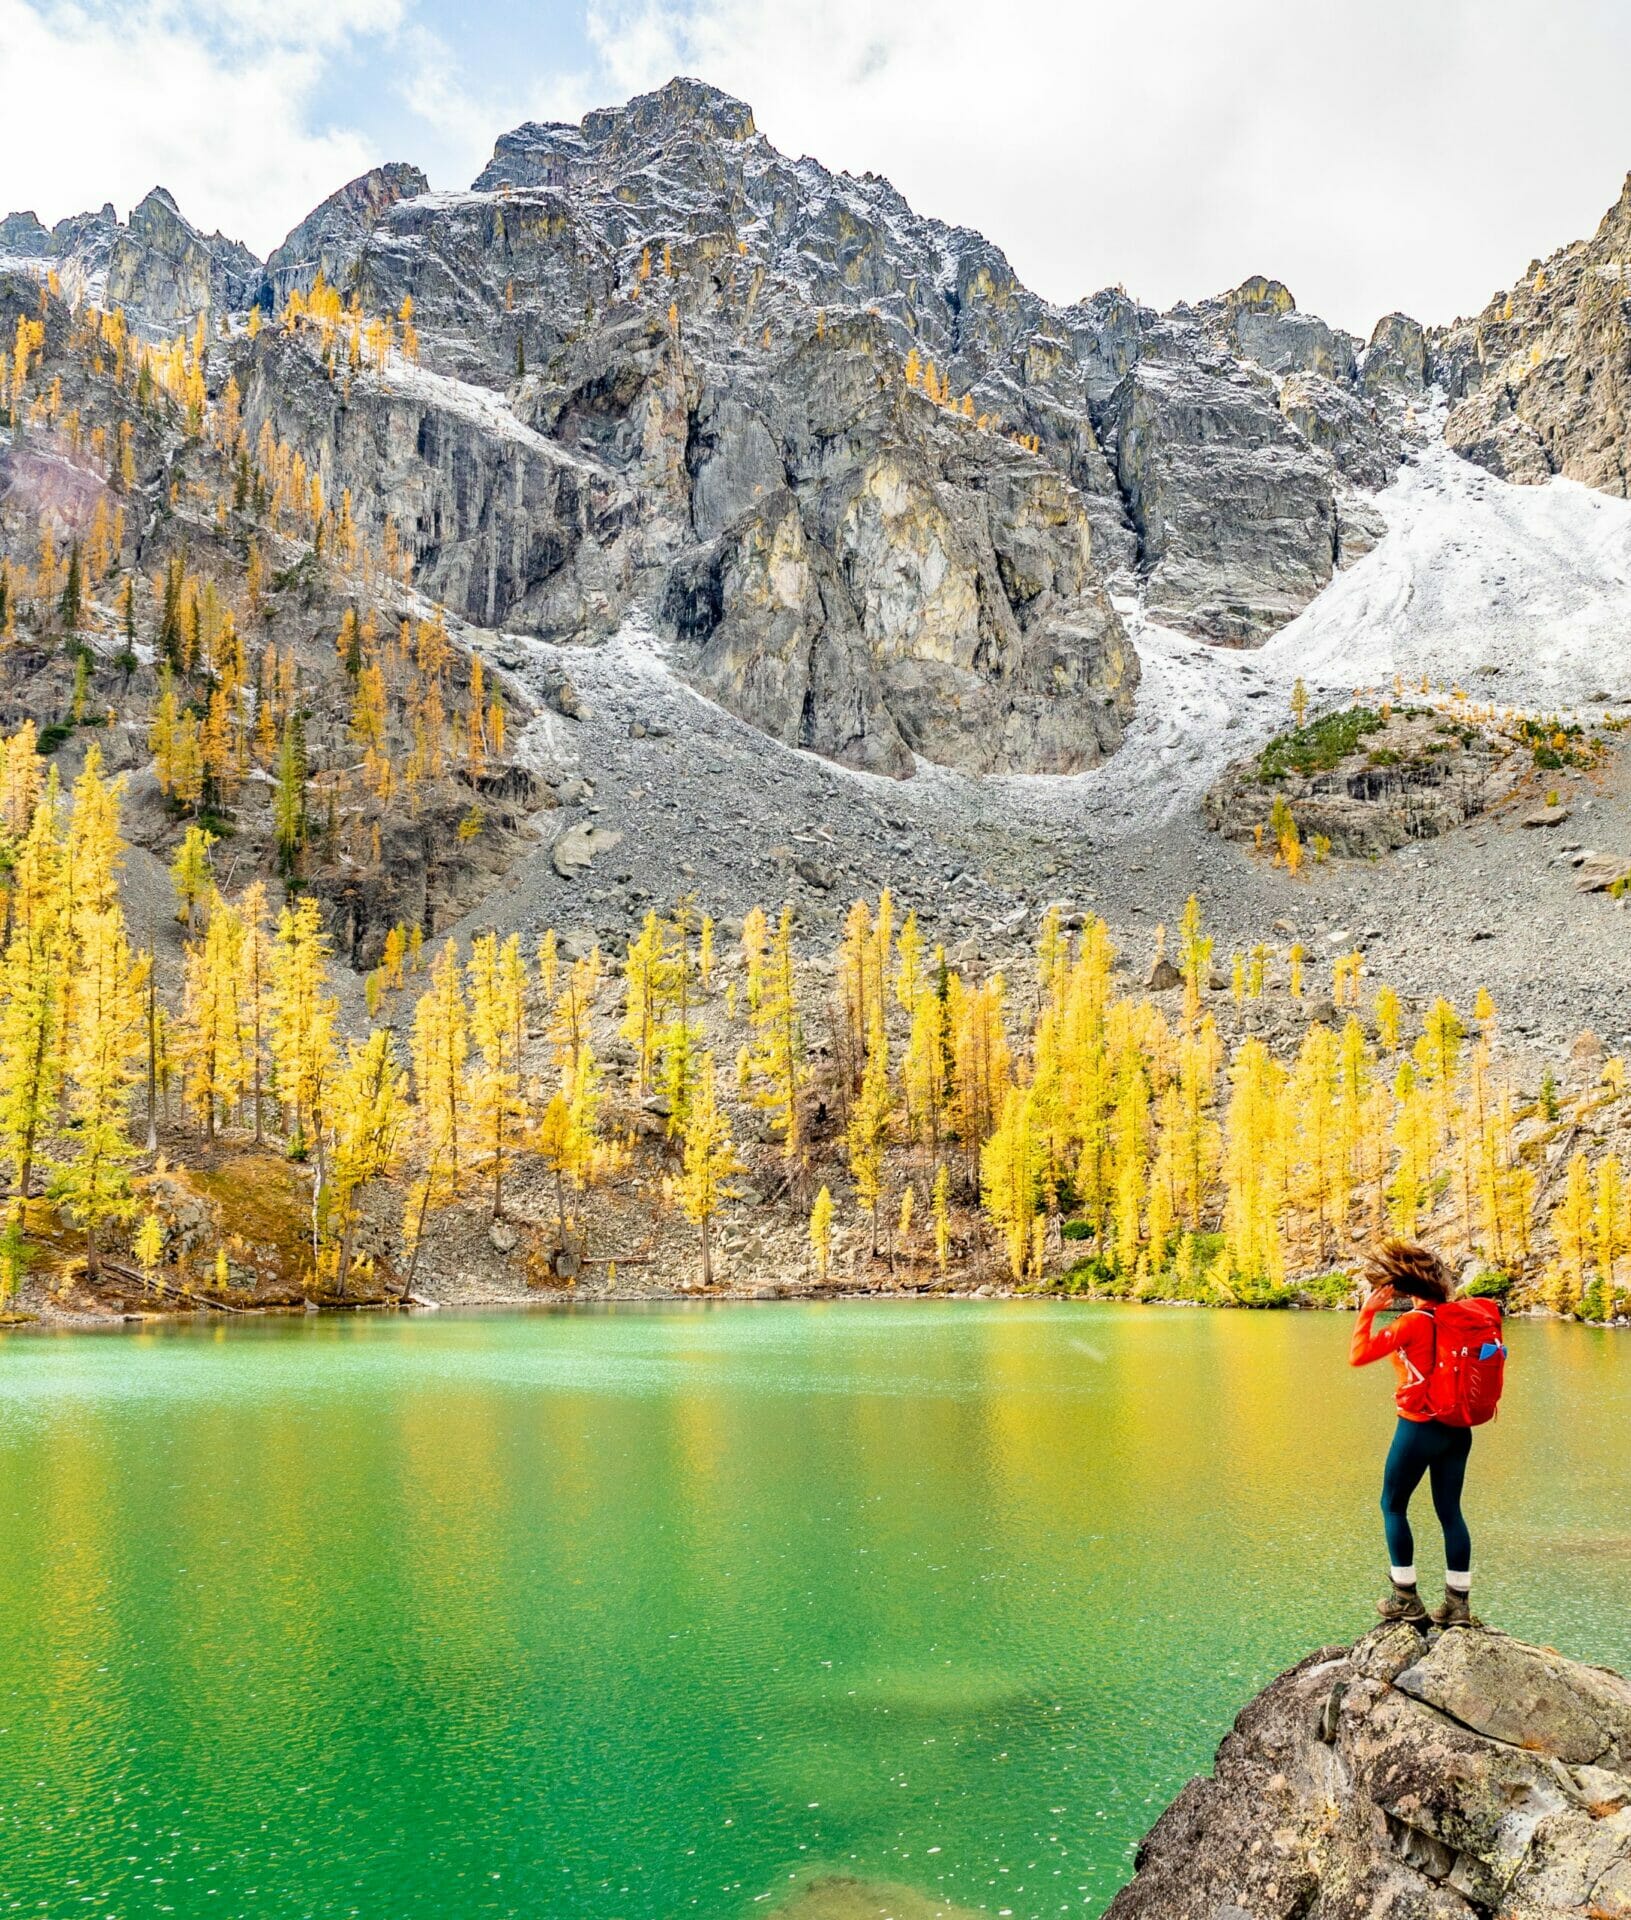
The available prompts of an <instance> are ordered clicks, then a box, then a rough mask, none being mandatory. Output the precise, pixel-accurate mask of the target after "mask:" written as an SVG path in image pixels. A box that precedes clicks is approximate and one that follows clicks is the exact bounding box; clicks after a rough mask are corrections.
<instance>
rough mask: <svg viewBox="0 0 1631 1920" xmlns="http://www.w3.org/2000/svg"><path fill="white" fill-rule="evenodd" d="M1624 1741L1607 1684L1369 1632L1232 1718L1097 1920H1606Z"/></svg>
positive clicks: (1558, 1669)
mask: <svg viewBox="0 0 1631 1920" xmlns="http://www.w3.org/2000/svg"><path fill="white" fill-rule="evenodd" d="M1628 1739H1631V1686H1628V1685H1627V1683H1626V1682H1625V1681H1624V1680H1622V1679H1621V1678H1620V1677H1619V1676H1618V1675H1617V1674H1611V1673H1607V1672H1605V1671H1603V1670H1601V1669H1598V1668H1593V1667H1585V1666H1581V1665H1579V1664H1578V1663H1576V1662H1574V1661H1572V1660H1568V1659H1565V1658H1564V1657H1563V1656H1562V1655H1560V1654H1556V1653H1552V1652H1550V1651H1548V1650H1543V1649H1541V1648H1538V1647H1529V1646H1525V1645H1524V1644H1523V1643H1522V1642H1520V1641H1515V1640H1509V1639H1507V1638H1506V1637H1505V1636H1503V1635H1500V1634H1493V1633H1486V1632H1483V1631H1482V1630H1478V1629H1463V1630H1459V1631H1452V1632H1449V1633H1442V1634H1441V1633H1438V1632H1437V1631H1434V1632H1433V1633H1431V1634H1429V1636H1428V1638H1427V1642H1426V1644H1425V1645H1424V1643H1423V1642H1422V1641H1421V1640H1420V1639H1419V1638H1418V1637H1417V1635H1416V1633H1415V1631H1414V1630H1413V1629H1411V1628H1408V1627H1405V1628H1399V1627H1384V1628H1379V1629H1378V1630H1377V1631H1376V1632H1375V1633H1373V1634H1370V1635H1368V1636H1367V1637H1366V1639H1364V1640H1362V1641H1360V1642H1359V1643H1358V1644H1357V1645H1356V1646H1354V1647H1352V1648H1347V1649H1345V1648H1325V1649H1322V1650H1321V1651H1320V1652H1318V1653H1315V1654H1311V1655H1310V1656H1309V1657H1308V1658H1307V1659H1306V1660H1304V1661H1303V1662H1302V1663H1301V1664H1300V1665H1299V1666H1297V1667H1294V1668H1293V1669H1292V1670H1291V1671H1290V1672H1289V1673H1286V1674H1283V1675H1281V1677H1280V1678H1279V1679H1278V1680H1276V1681H1274V1682H1273V1683H1272V1684H1271V1685H1270V1686H1269V1687H1268V1688H1267V1689H1266V1690H1265V1691H1264V1692H1263V1693H1262V1694H1260V1695H1259V1696H1258V1697H1257V1699H1256V1700H1254V1701H1253V1702H1252V1703H1251V1704H1250V1705H1249V1706H1248V1707H1246V1708H1245V1710H1244V1711H1243V1712H1242V1713H1241V1715H1240V1717H1239V1718H1238V1719H1237V1720H1236V1722H1235V1725H1234V1728H1233V1730H1232V1731H1231V1732H1230V1733H1229V1734H1228V1735H1227V1736H1226V1737H1225V1739H1224V1741H1223V1744H1222V1745H1221V1746H1220V1747H1219V1749H1218V1753H1217V1759H1216V1761H1215V1763H1214V1767H1213V1772H1212V1775H1211V1777H1210V1778H1207V1779H1202V1780H1194V1781H1191V1782H1190V1784H1189V1785H1188V1786H1187V1787H1186V1788H1185V1789H1184V1790H1183V1792H1182V1793H1181V1794H1180V1795H1179V1796H1178V1798H1177V1800H1175V1801H1174V1802H1173V1804H1172V1806H1170V1807H1169V1808H1168V1809H1167V1811H1166V1812H1165V1813H1164V1814H1163V1815H1162V1816H1161V1818H1160V1820H1159V1821H1158V1822H1157V1823H1156V1825H1155V1827H1154V1828H1153V1829H1152V1831H1151V1832H1150V1834H1149V1835H1148V1836H1147V1837H1146V1839H1145V1840H1144V1842H1143V1844H1142V1845H1141V1846H1140V1848H1139V1850H1138V1854H1137V1861H1136V1863H1137V1873H1136V1875H1135V1877H1134V1879H1133V1880H1132V1881H1131V1883H1130V1884H1129V1885H1128V1886H1126V1887H1124V1888H1123V1889H1122V1891H1121V1892H1120V1893H1119V1894H1118V1895H1117V1897H1116V1899H1115V1900H1114V1901H1113V1902H1112V1903H1111V1905H1110V1908H1109V1910H1108V1915H1107V1920H1216V1916H1217V1915H1219V1914H1221V1913H1225V1912H1231V1911H1239V1912H1243V1913H1250V1914H1251V1915H1253V1916H1254V1920H1293V1916H1303V1917H1306V1920H1339V1916H1350V1915H1355V1914H1360V1913H1365V1914H1373V1915H1390V1916H1395V1920H1404V1916H1406V1915H1409V1916H1412V1920H1473V1916H1474V1915H1476V1914H1480V1913H1489V1912H1492V1911H1494V1910H1496V1909H1497V1908H1498V1909H1499V1911H1500V1912H1501V1913H1502V1914H1504V1915H1510V1916H1513V1920H1562V1916H1564V1915H1572V1914H1580V1913H1585V1912H1587V1911H1593V1912H1599V1913H1612V1912H1614V1911H1615V1910H1616V1907H1617V1905H1619V1904H1620V1903H1623V1901H1624V1899H1625V1897H1626V1893H1627V1891H1628V1890H1631V1820H1628V1819H1627V1818H1626V1817H1625V1814H1624V1808H1625V1807H1626V1805H1627V1803H1628V1802H1631V1777H1628V1776H1627V1773H1626V1770H1625V1769H1626V1766H1627V1764H1628V1762H1627V1755H1628V1753H1631V1747H1628V1745H1627V1742H1628ZM1571 1767H1572V1768H1574V1769H1575V1771H1573V1772H1571V1771H1570V1769H1571ZM1616 1809H1618V1810H1616Z"/></svg>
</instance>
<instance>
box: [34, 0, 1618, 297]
mask: <svg viewBox="0 0 1631 1920" xmlns="http://www.w3.org/2000/svg"><path fill="white" fill-rule="evenodd" d="M452 4H453V0H441V5H442V8H443V14H444V18H446V17H448V16H450V15H451V13H452ZM465 4H468V5H470V6H472V7H474V8H477V9H478V10H480V12H479V13H478V17H479V18H484V23H485V25H486V26H487V27H488V28H489V29H491V28H492V27H493V26H494V24H495V22H494V20H493V18H492V17H491V16H490V15H487V13H486V10H487V9H491V8H496V7H498V6H500V5H505V4H510V5H512V6H513V0H465ZM574 5H580V6H581V7H582V9H583V18H584V21H585V26H586V31H587V36H588V43H589V47H590V50H591V59H590V61H589V62H587V63H586V62H585V60H584V58H583V56H582V42H581V41H580V40H578V39H577V38H576V36H575V35H573V34H572V33H571V32H570V31H567V32H566V33H564V34H563V32H562V28H563V27H568V28H569V26H570V22H568V21H563V20H562V19H561V17H560V15H561V13H562V11H563V9H565V10H570V9H571V8H572V7H573V6H574ZM503 27H504V30H503V31H502V32H498V33H495V32H492V31H489V32H487V33H485V34H481V35H476V36H473V37H472V39H471V42H470V45H469V46H467V45H466V44H464V43H463V42H462V41H461V39H460V35H459V33H458V30H457V28H456V26H452V25H445V24H444V25H443V26H442V27H441V29H440V31H439V32H438V31H436V30H435V29H434V26H433V24H432V22H431V20H430V18H429V0H79V3H78V4H74V3H73V0H0V89H3V91H0V97H3V99H4V102H5V106H4V111H3V112H0V201H3V202H4V204H3V205H0V212H3V211H5V210H7V209H8V208H10V207H27V206H33V207H34V208H35V210H36V211H37V212H38V213H39V214H40V215H41V217H42V218H44V219H46V220H48V221H50V220H54V219H57V218H60V217H61V216H62V215H63V214H65V213H73V212H77V211H79V210H80V209H81V208H83V207H87V206H99V205H100V204H101V203H102V201H103V200H105V199H112V200H113V201H114V203H115V205H116V206H117V207H118V208H119V210H120V211H121V212H124V211H125V210H126V209H128V208H129V207H130V206H131V205H132V204H134V202H135V201H137V200H138V199H140V198H141V196H142V195H143V194H144V193H146V192H147V190H148V189H149V188H150V187H152V186H154V185H155V184H162V185H164V186H167V187H168V188H170V190H171V191H172V192H173V193H174V194H175V196H176V199H177V202H178V204H179V205H180V206H181V208H182V210H183V212H185V213H186V214H187V216H188V217H189V218H190V219H191V220H193V221H194V222H195V223H197V224H198V225H200V226H202V227H205V228H206V229H208V228H210V227H216V226H219V227H220V228H221V229H222V230H223V231H225V232H227V233H231V234H234V235H236V236H237V237H238V238H241V239H244V240H246V241H247V242H248V243H249V244H250V245H251V246H253V247H254V248H256V250H257V251H259V252H262V253H264V252H266V251H267V250H268V249H269V248H271V247H273V246H275V245H276V244H277V243H278V242H279V241H280V240H281V239H282V237H283V235H284V233H285V232H286V231H287V230H288V229H289V227H291V226H292V225H293V224H294V222H295V221H296V220H298V219H300V218H301V217H302V216H303V215H304V214H305V213H306V212H307V211H308V210H309V209H310V208H311V207H312V206H314V205H315V204H316V203H317V202H318V201H319V200H321V199H323V198H324V197H325V196H326V195H328V194H329V193H331V192H333V191H334V189H335V188H336V187H338V186H340V185H341V184H342V183H343V182H344V181H345V180H347V179H349V178H351V177H352V176H353V175H354V174H356V173H358V172H360V171H362V170H363V169H364V168H365V167H367V166H369V165H371V164H373V163H374V162H376V161H378V160H383V159H405V160H415V161H417V162H418V163H419V164H420V165H421V166H423V167H424V168H425V170H426V171H427V172H428V173H429V174H430V176H431V178H432V179H433V180H435V181H436V183H437V184H438V185H444V186H445V185H460V186H462V185H464V184H465V183H466V182H467V181H468V180H469V179H470V178H471V176H472V175H473V174H474V173H475V171H476V170H477V169H478V168H479V167H480V166H481V164H482V163H483V161H484V160H485V158H486V156H487V154H488V153H489V152H490V151H491V149H492V143H493V140H494V138H495V136H496V135H497V134H499V133H500V132H502V131H504V130H505V129H506V128H508V127H510V126H513V125H514V124H516V122H518V121H520V120H523V119H529V118H560V119H573V118H576V117H578V116H579V115H580V114H581V113H582V112H583V111H584V109H585V108H587V107H589V106H597V105H599V106H609V105H614V104H616V103H617V102H618V101H619V100H621V99H623V98H625V97H626V96H627V95H628V94H629V93H631V92H634V91H637V90H640V89H642V88H646V87H650V86H655V85H658V84H660V83H661V82H662V81H664V80H666V79H667V78H669V76H670V75H671V74H674V73H676V72H683V73H692V74H696V75H699V76H700V77H702V78H704V79H708V80H711V81H713V82H714V83H715V84H716V85H719V86H722V87H726V88H728V89H729V90H730V91H732V92H734V93H736V94H739V95H740V96H741V97H742V98H744V99H746V100H748V101H749V102H751V104H752V105H753V107H754V109H755V111H756V112H757V114H758V117H759V123H760V125H761V126H762V127H763V128H764V130H765V132H766V133H767V134H768V135H769V136H770V137H771V138H772V139H773V140H775V141H776V142H777V144H778V145H780V146H782V147H784V148H786V149H788V150H790V151H792V152H795V153H797V152H809V153H812V154H814V155H816V156H817V157H818V158H819V159H821V160H823V161H825V162H826V163H827V164H828V165H830V166H835V167H849V168H851V169H853V170H856V171H862V170H865V169H868V168H870V169H873V170H875V171H877V172H880V173H884V174H887V175H888V176H889V177H890V178H891V179H892V180H893V181H894V183H895V184H896V186H898V187H899V188H900V189H901V191H902V192H903V193H904V194H905V195H906V196H907V198H908V199H909V200H911V201H912V202H913V204H914V205H916V206H917V207H919V208H920V209H921V210H922V211H923V212H925V213H931V214H937V215H939V216H940V217H941V218H942V219H945V220H950V221H956V222H961V223H964V224H966V225H969V226H973V227H977V228H978V229H980V231H981V232H983V233H985V234H986V235H987V236H988V237H989V238H990V239H992V240H993V241H995V242H996V243H997V244H998V245H999V246H1001V247H1002V248H1003V249H1004V250H1005V251H1006V252H1007V253H1008V255H1009V257H1010V259H1011V260H1012V261H1013V263H1014V266H1015V269H1016V270H1017V271H1018V272H1019V274H1020V275H1021V277H1022V278H1023V279H1025V280H1026V281H1027V282H1028V283H1029V284H1031V285H1032V286H1034V287H1036V288H1037V290H1038V291H1039V292H1042V293H1044V294H1046V295H1048V296H1049V297H1050V298H1052V299H1055V300H1060V301H1065V300H1070V299H1073V298H1076V297H1078V296H1079V295H1081V294H1084V293H1088V292H1091V291H1092V290H1094V289H1095V288H1097V287H1099V286H1102V285H1104V284H1106V283H1107V282H1114V281H1120V282H1122V283H1123V284H1125V285H1126V286H1127V287H1128V288H1129V289H1130V290H1131V291H1132V292H1133V293H1135V294H1137V295H1138V296H1139V297H1140V298H1141V299H1144V300H1148V301H1150V302H1152V303H1153V304H1155V305H1158V306H1166V305H1170V304H1171V303H1172V302H1173V301H1175V300H1177V299H1180V298H1198V297H1200V296H1203V295H1206V294H1209V293H1215V292H1217V291H1219V290H1220V289H1222V288H1224V287H1227V286H1231V285H1234V284H1236V283H1237V282H1238V281H1240V280H1241V279H1243V278H1244V277H1245V276H1246V275H1247V274H1248V273H1269V274H1275V275H1278V276H1279V277H1280V278H1281V279H1283V280H1285V281H1286V282H1287V284H1288V285H1289V286H1290V287H1291V288H1292V290H1293V292H1294V293H1295V294H1296V295H1297V298H1298V300H1299V301H1300V303H1301V304H1302V305H1303V306H1304V307H1306V308H1308V309H1310V310H1311V311H1314V312H1317V313H1321V314H1324V315H1325V317H1326V318H1328V319H1331V320H1334V321H1337V322H1339V323H1341V324H1343V325H1346V326H1348V327H1351V328H1353V329H1354V330H1355V331H1356V332H1366V331H1368V329H1369V327H1370V325H1371V323H1372V322H1373V321H1374V319H1375V318H1376V316H1377V315H1378V314H1379V313H1381V312H1384V311H1386V310H1388V309H1389V308H1392V307H1402V308H1403V309H1405V310H1406V311H1407V312H1412V313H1415V314H1416V315H1418V317H1420V318H1422V319H1425V320H1447V319H1450V318H1452V317H1453V316H1454V315H1455V314H1456V313H1458V312H1467V311H1472V310H1475V309H1476V308H1478V307H1479V306H1481V305H1482V303H1483V302H1484V300H1485V299H1486V298H1487V297H1488V296H1489V294H1490V293H1491V292H1492V291H1493V290H1494V289H1495V288H1496V287H1497V286H1504V285H1507V284H1510V282H1511V281H1512V280H1513V279H1514V278H1515V277H1516V276H1517V274H1518V273H1519V271H1520V270H1521V269H1522V267H1523V266H1524V264H1525V263H1526V262H1527V261H1528V259H1529V258H1530V257H1531V256H1532V255H1534V254H1544V253H1546V252H1549V251H1550V250H1551V249H1552V248H1553V247H1555V246H1557V245H1560V244H1562V243H1563V242H1565V241H1568V240H1571V239H1575V238H1577V237H1579V236H1580V235H1582V234H1584V233H1587V232H1589V231H1590V229H1591V228H1592V226H1593V225H1594V224H1595V222H1596V220H1597V218H1598V216H1599V215H1600V213H1601V212H1602V210H1603V208H1604V207H1606V206H1607V205H1608V203H1609V202H1610V201H1611V200H1612V199H1613V198H1614V196H1615V193H1616V192H1617V190H1618V186H1619V182H1620V179H1621V177H1622V175H1623V170H1624V168H1625V166H1626V163H1627V161H1628V160H1631V147H1628V146H1627V145H1626V144H1625V141H1624V135H1623V132H1622V128H1623V125H1624V116H1623V111H1622V107H1621V101H1620V98H1619V96H1620V93H1621V92H1622V91H1623V86H1622V79H1623V75H1624V74H1625V72H1626V71H1627V65H1628V59H1631V8H1613V7H1610V6H1606V5H1605V4H1604V0H1552V4H1551V5H1550V6H1549V7H1548V8H1546V9H1544V10H1541V9H1538V8H1536V7H1534V6H1533V4H1532V0H1429V3H1428V4H1425V5H1424V4H1422V0H1371V3H1370V5H1369V6H1368V7H1367V8H1365V9H1363V10H1361V11H1358V12H1356V11H1355V10H1354V9H1353V8H1352V7H1350V6H1341V7H1338V6H1335V5H1333V4H1331V0H1228V4H1219V0H1141V3H1140V4H1134V5H1128V4H1127V0H1044V3H1043V4H1041V5H1034V6H1031V7H1028V8H1010V9H1008V10H1007V11H1006V12H1004V11H1001V10H994V9H993V8H992V7H991V6H990V5H989V0H552V4H551V5H550V6H548V7H540V6H538V5H534V4H529V0H522V4H521V5H520V6H518V7H514V8H513V14H512V15H507V16H506V18H505V20H504V22H503ZM563 45H564V46H570V47H572V49H573V51H572V53H571V55H570V59H569V62H568V63H567V65H568V67H569V68H570V70H563V67H562V65H561V64H559V52H558V50H559V49H560V48H561V47H562V46H563ZM494 47H502V48H503V49H504V52H503V53H502V54H498V53H494V52H493V51H492V49H493V48H494ZM476 48H479V49H482V50H483V51H479V52H478V51H474V50H473V49H476ZM359 55H361V56H365V57H359ZM552 57H555V58H556V59H557V62H558V64H557V66H556V68H555V69H554V70H553V71H550V70H549V69H548V68H547V65H546V63H547V62H548V61H549V60H550V59H551V58H552ZM585 64H589V65H590V67H591V71H589V72H584V71H580V70H579V69H580V68H582V67H583V66H584V65H585ZM529 66H531V67H533V69H534V70H533V72H531V73H529V72H528V68H529ZM347 88H354V89H357V90H358V91H356V92H355V93H352V94H348V93H347V92H346V89H347ZM363 88H366V89H367V93H366V95H364V94H363V93H362V92H361V89H363ZM336 99H338V100H339V102H340V108H339V110H338V113H337V114H335V113H334V111H333V103H334V102H335V100H336ZM348 101H349V107H348V106H347V102H348ZM325 108H328V109H329V110H330V117H329V118H327V119H326V118H325V117H324V109H325ZM393 116H395V117H393ZM336 119H337V121H338V124H333V123H332V122H333V121H334V120H336ZM1565 123H1566V127H1567V134H1568V137H1567V138H1560V137H1553V135H1554V133H1555V131H1556V129H1557V128H1558V127H1559V126H1560V125H1563V124H1565ZM363 126H366V127H367V129H368V132H367V133H366V134H365V133H364V132H363V131H362V130H361V128H362V127H363Z"/></svg>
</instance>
